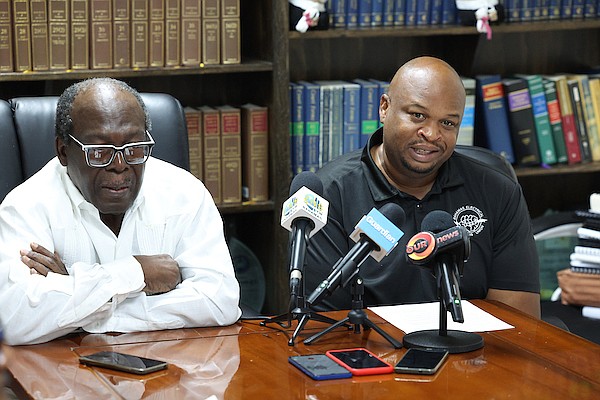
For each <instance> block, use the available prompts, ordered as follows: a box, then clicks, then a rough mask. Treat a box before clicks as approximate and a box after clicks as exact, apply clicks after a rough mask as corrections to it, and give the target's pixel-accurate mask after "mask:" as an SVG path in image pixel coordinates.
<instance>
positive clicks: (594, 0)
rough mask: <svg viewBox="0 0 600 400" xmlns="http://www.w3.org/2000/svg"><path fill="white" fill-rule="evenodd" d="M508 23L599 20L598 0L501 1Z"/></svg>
mask: <svg viewBox="0 0 600 400" xmlns="http://www.w3.org/2000/svg"><path fill="white" fill-rule="evenodd" d="M501 3H503V5H504V9H505V17H506V22H531V21H547V20H569V19H582V18H586V19H593V18H598V17H599V16H600V15H599V13H600V9H599V8H598V6H599V4H600V2H598V0H503V1H502V0H501Z"/></svg>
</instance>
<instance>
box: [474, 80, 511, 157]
mask: <svg viewBox="0 0 600 400" xmlns="http://www.w3.org/2000/svg"><path fill="white" fill-rule="evenodd" d="M475 82H476V97H475V145H477V146H482V147H487V148H488V149H490V150H492V151H493V152H495V153H498V154H500V155H502V156H503V157H504V158H506V159H507V160H508V162H510V163H511V164H513V163H514V162H515V154H514V152H513V147H512V140H511V134H510V126H509V125H508V113H507V108H506V104H505V102H504V88H503V87H502V80H501V78H500V75H478V76H476V77H475Z"/></svg>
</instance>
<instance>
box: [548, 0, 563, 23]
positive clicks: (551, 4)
mask: <svg viewBox="0 0 600 400" xmlns="http://www.w3.org/2000/svg"><path fill="white" fill-rule="evenodd" d="M548 19H549V20H552V21H553V20H557V19H560V0H548Z"/></svg>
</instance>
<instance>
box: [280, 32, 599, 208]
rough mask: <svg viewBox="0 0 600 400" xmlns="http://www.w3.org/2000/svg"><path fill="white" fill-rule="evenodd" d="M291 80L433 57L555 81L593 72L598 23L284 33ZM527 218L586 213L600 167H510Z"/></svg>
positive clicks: (363, 72)
mask: <svg viewBox="0 0 600 400" xmlns="http://www.w3.org/2000/svg"><path fill="white" fill-rule="evenodd" d="M289 42H290V43H289V66H290V67H289V68H290V71H289V74H290V80H292V81H296V80H300V79H306V80H315V79H346V80H351V79H354V78H375V79H382V80H390V79H391V78H392V76H393V74H394V73H395V72H396V70H397V69H398V67H399V66H400V65H401V64H403V63H404V62H405V61H407V60H409V59H411V58H413V57H417V56H420V55H433V56H437V57H440V58H442V59H444V60H446V61H447V62H449V63H450V64H451V65H452V66H453V67H454V68H455V69H456V70H457V71H458V73H459V74H461V75H464V76H474V75H477V74H500V75H503V76H505V75H510V74H516V73H524V74H533V73H535V74H555V73H574V72H580V71H588V70H590V69H591V68H594V67H598V66H600V20H578V21H556V22H535V23H523V24H502V25H497V26H493V31H492V39H491V40H487V39H486V36H485V35H483V34H478V33H477V32H476V30H475V27H464V26H449V27H414V28H384V29H371V30H329V31H313V32H307V33H305V34H301V33H298V32H290V33H289ZM516 172H517V176H518V177H519V181H520V182H521V184H522V186H523V191H524V193H525V197H526V199H527V202H528V205H529V210H530V213H531V216H532V217H537V216H540V215H542V214H543V213H544V212H546V211H547V210H548V209H551V210H556V211H558V210H569V209H574V208H581V207H584V208H585V207H587V203H588V198H589V194H590V193H592V192H594V191H600V164H599V163H597V162H595V163H589V164H581V165H574V166H566V165H561V166H553V167H552V168H549V169H544V168H541V167H536V168H526V169H522V168H517V169H516Z"/></svg>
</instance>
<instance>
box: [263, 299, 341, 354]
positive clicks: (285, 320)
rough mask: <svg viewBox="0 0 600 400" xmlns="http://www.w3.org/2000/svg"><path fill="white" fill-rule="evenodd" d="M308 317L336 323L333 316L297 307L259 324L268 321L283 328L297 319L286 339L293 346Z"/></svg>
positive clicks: (288, 326) (264, 324)
mask: <svg viewBox="0 0 600 400" xmlns="http://www.w3.org/2000/svg"><path fill="white" fill-rule="evenodd" d="M310 319H312V320H315V321H319V322H324V323H326V324H335V323H337V321H336V320H335V319H333V318H329V317H326V316H324V315H321V314H319V313H317V312H315V311H312V310H309V309H308V308H304V307H297V308H295V309H293V310H292V311H290V312H289V313H284V314H280V315H277V316H275V317H271V318H266V319H265V320H263V321H261V323H260V326H266V325H267V324H268V323H271V322H274V323H276V324H278V325H279V326H281V327H283V328H290V327H291V321H292V320H298V325H297V326H296V329H294V333H293V334H292V337H290V339H289V340H288V346H293V345H294V342H295V341H296V337H298V335H299V334H300V331H301V330H302V329H304V326H305V325H306V323H307V322H308V321H309V320H310ZM347 328H348V329H349V328H350V326H347Z"/></svg>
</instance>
